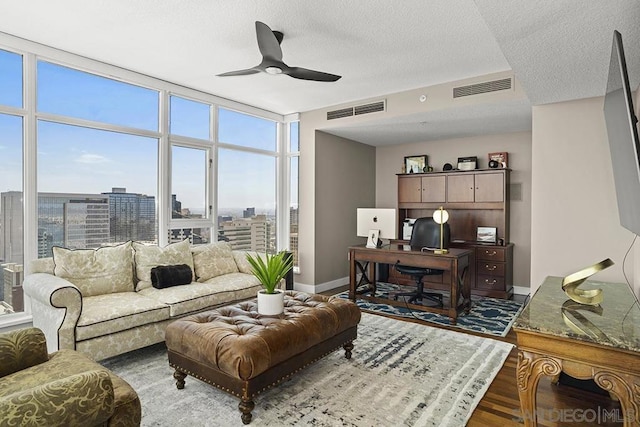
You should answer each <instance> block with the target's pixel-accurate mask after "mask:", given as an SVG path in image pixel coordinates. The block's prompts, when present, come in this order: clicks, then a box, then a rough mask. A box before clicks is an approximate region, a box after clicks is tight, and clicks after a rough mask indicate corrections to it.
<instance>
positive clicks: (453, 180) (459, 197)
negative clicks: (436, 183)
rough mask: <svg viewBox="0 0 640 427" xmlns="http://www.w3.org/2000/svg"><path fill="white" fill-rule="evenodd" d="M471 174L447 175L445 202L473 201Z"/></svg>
mask: <svg viewBox="0 0 640 427" xmlns="http://www.w3.org/2000/svg"><path fill="white" fill-rule="evenodd" d="M473 191H474V181H473V174H463V173H460V175H457V174H453V175H448V176H447V202H449V203H454V202H473V201H474V197H473Z"/></svg>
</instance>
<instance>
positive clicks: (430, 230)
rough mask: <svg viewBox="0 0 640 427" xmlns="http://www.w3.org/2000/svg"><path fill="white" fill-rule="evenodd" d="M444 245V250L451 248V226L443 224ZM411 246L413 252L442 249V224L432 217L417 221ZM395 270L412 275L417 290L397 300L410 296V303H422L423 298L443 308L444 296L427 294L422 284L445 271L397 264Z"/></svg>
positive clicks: (412, 234)
mask: <svg viewBox="0 0 640 427" xmlns="http://www.w3.org/2000/svg"><path fill="white" fill-rule="evenodd" d="M442 230H443V239H442V245H443V247H444V248H448V247H449V236H450V230H449V224H446V223H445V224H443V229H442ZM409 245H410V246H411V249H413V250H421V249H422V248H425V247H426V248H431V249H435V248H440V224H438V223H436V222H435V221H434V220H433V218H431V217H424V218H418V219H416V221H415V223H414V224H413V230H412V231H411V240H410V241H409ZM395 269H396V270H397V271H399V272H400V273H402V274H408V275H410V276H411V277H412V278H413V279H414V280H415V281H416V287H417V288H416V290H415V291H413V292H403V293H399V294H396V295H395V297H394V298H395V299H396V300H397V299H398V297H401V296H409V297H411V298H409V301H408V302H409V303H413V302H415V301H416V300H418V301H422V299H423V298H425V299H428V300H431V301H434V302H436V303H438V307H442V306H443V303H442V294H440V293H437V292H425V291H424V284H423V283H422V278H423V276H435V275H440V274H442V273H443V270H436V269H433V268H425V267H413V266H409V265H401V264H396V265H395Z"/></svg>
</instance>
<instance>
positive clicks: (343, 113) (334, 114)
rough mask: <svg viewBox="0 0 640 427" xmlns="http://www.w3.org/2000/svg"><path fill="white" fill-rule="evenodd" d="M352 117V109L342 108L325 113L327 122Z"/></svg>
mask: <svg viewBox="0 0 640 427" xmlns="http://www.w3.org/2000/svg"><path fill="white" fill-rule="evenodd" d="M351 116H353V107H349V108H342V109H340V110H333V111H328V112H327V120H333V119H341V118H343V117H351Z"/></svg>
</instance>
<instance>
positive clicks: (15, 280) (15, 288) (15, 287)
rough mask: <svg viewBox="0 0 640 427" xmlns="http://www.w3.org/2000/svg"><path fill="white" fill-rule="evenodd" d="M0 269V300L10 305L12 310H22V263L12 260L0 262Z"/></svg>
mask: <svg viewBox="0 0 640 427" xmlns="http://www.w3.org/2000/svg"><path fill="white" fill-rule="evenodd" d="M0 269H1V270H2V275H3V286H2V290H3V297H1V298H0V300H3V301H4V302H5V303H6V305H8V306H9V307H11V310H13V312H19V311H23V310H24V299H23V296H22V280H23V279H24V269H23V267H22V265H21V264H16V263H13V262H12V263H6V264H0ZM5 307H6V306H5Z"/></svg>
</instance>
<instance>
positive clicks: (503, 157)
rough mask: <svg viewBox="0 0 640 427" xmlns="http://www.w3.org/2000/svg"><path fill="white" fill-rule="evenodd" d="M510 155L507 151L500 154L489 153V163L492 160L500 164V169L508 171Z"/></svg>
mask: <svg viewBox="0 0 640 427" xmlns="http://www.w3.org/2000/svg"><path fill="white" fill-rule="evenodd" d="M508 156H509V154H508V153H507V152H506V151H503V152H498V153H489V162H491V161H492V160H493V161H495V162H498V169H506V168H507V167H509V166H508V160H507V158H508Z"/></svg>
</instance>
